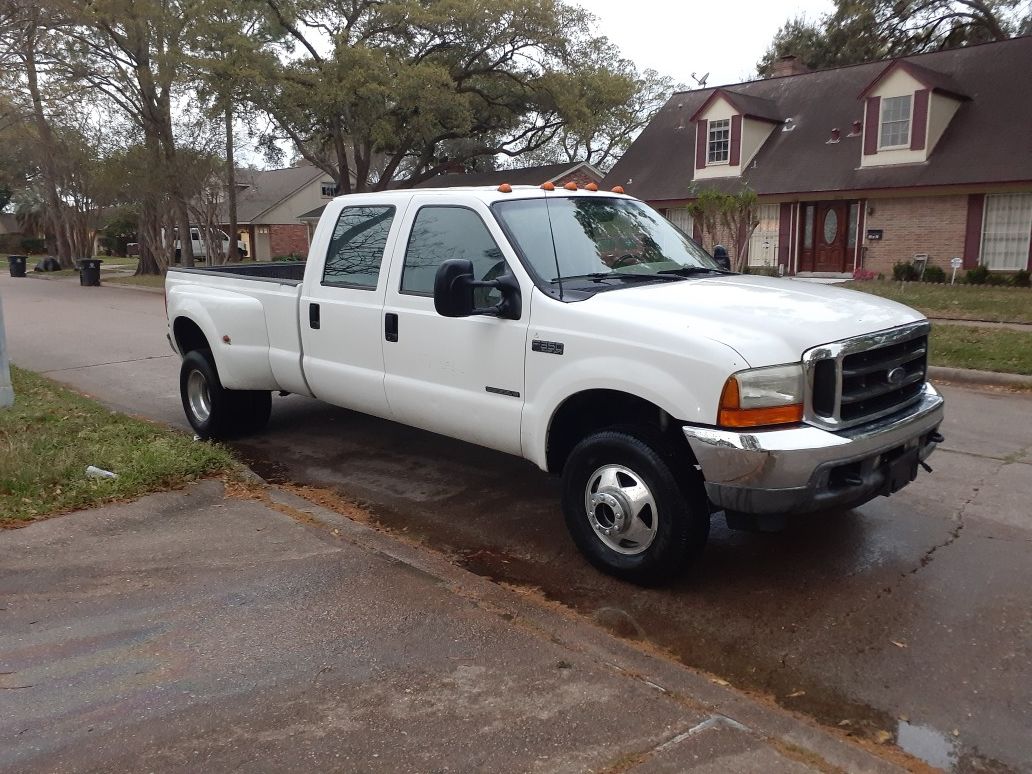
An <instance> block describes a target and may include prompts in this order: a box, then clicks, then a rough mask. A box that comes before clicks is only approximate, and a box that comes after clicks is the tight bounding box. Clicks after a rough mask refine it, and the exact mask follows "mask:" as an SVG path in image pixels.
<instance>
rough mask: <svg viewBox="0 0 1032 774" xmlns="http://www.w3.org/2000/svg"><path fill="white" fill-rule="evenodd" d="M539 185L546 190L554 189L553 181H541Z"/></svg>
mask: <svg viewBox="0 0 1032 774" xmlns="http://www.w3.org/2000/svg"><path fill="white" fill-rule="evenodd" d="M541 187H542V188H543V189H544V190H546V191H554V190H555V184H554V183H542V184H541Z"/></svg>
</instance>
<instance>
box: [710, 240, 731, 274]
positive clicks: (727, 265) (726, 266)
mask: <svg viewBox="0 0 1032 774" xmlns="http://www.w3.org/2000/svg"><path fill="white" fill-rule="evenodd" d="M713 260H714V261H716V262H717V265H718V266H719V267H720V268H721V269H723V270H724V271H731V256H729V255H728V254H727V248H726V247H724V245H717V246H716V247H714V248H713Z"/></svg>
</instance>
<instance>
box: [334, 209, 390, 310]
mask: <svg viewBox="0 0 1032 774" xmlns="http://www.w3.org/2000/svg"><path fill="white" fill-rule="evenodd" d="M393 222H394V207H386V206H384V207H345V208H344V209H343V210H341V213H340V216H339V217H338V218H337V225H336V226H335V227H334V229H333V236H332V237H330V247H329V250H327V251H326V266H325V267H324V269H323V279H322V284H324V285H343V286H344V287H351V288H364V289H366V290H373V289H374V288H375V287H376V281H377V279H379V277H380V266H381V264H382V263H383V251H384V250H385V249H386V247H387V234H388V233H390V230H391V223H393Z"/></svg>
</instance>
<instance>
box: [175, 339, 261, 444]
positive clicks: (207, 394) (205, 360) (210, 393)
mask: <svg viewBox="0 0 1032 774" xmlns="http://www.w3.org/2000/svg"><path fill="white" fill-rule="evenodd" d="M179 395H180V398H181V399H182V401H183V411H184V412H185V413H186V419H187V421H188V422H189V423H190V426H191V427H192V428H193V429H194V432H196V433H197V435H199V436H200V437H201V438H214V439H219V438H231V437H233V436H237V435H242V434H245V433H253V432H256V431H258V430H261V429H262V428H263V427H264V426H265V424H266V423H267V422H268V421H269V414H270V412H271V410H272V393H271V392H269V391H268V390H227V389H225V388H224V387H223V386H222V382H221V381H220V380H219V373H218V370H217V369H216V368H215V361H214V360H213V359H212V356H211V352H209V351H207V350H197V349H195V350H193V351H191V352H189V353H187V355H186V357H184V358H183V365H182V367H181V368H180V370H179Z"/></svg>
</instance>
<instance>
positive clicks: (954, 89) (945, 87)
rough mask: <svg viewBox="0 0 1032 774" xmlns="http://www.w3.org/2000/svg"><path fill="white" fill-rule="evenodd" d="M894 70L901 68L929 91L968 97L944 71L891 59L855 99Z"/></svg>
mask: <svg viewBox="0 0 1032 774" xmlns="http://www.w3.org/2000/svg"><path fill="white" fill-rule="evenodd" d="M896 70H902V71H903V72H905V73H907V74H908V75H910V76H911V77H912V78H913V79H914V80H915V81H917V82H918V83H920V84H921V85H922V86H924V87H925V88H926V89H929V90H931V91H937V92H939V93H941V94H946V95H949V96H951V97H955V98H956V99H969V97H968V96H967V95H965V94H962V93H961V91H960V86H958V85H957V82H956V81H955V80H954V79H953V78H951V77H950V76H949V75H947V74H946V73H941V72H937V71H936V70H931V69H929V68H927V67H922V66H921V65H919V64H916V63H915V62H911V61H909V60H907V59H893V60H892V61H891V62H889V64H888V66H887V67H886V68H885V69H884V70H882V71H881V72H880V73H878V75H877V76H876V77H875V79H874V80H873V81H871V82H870V83H869V84H867V86H866V87H865V88H864V90H863V91H861V92H860V95H859V96H858V97H857V99H863V98H864V97H865V96H867V94H868V93H869V92H870V91H871V90H872V89H874V87H875V86H877V85H878V84H879V83H881V82H882V81H883V80H885V79H886V78H887V77H888V76H889V75H891V74H892V73H894V72H895V71H896Z"/></svg>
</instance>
